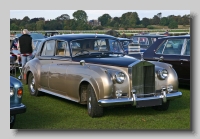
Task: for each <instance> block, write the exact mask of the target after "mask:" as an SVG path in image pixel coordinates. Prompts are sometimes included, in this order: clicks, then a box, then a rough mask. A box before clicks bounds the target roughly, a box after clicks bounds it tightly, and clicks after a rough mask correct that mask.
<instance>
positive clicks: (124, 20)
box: [121, 12, 140, 28]
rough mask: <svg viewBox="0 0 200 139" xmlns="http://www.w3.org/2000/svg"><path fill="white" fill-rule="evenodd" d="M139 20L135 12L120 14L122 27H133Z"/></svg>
mask: <svg viewBox="0 0 200 139" xmlns="http://www.w3.org/2000/svg"><path fill="white" fill-rule="evenodd" d="M139 22H140V20H139V17H138V14H137V12H127V13H124V14H123V15H122V16H121V25H122V27H124V28H129V27H134V26H135V25H138V24H139Z"/></svg>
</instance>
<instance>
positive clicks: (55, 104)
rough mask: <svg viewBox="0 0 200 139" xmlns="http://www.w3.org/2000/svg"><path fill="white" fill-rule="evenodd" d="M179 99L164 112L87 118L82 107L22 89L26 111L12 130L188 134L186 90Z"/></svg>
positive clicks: (120, 111)
mask: <svg viewBox="0 0 200 139" xmlns="http://www.w3.org/2000/svg"><path fill="white" fill-rule="evenodd" d="M180 91H181V92H182V93H183V96H182V97H181V98H178V99H176V100H174V101H171V103H170V107H169V109H168V110H167V111H155V110H154V109H152V108H150V107H149V108H135V107H132V106H120V107H112V108H105V110H104V116H103V117H100V118H91V117H89V116H88V114H87V107H86V105H81V104H77V103H75V102H72V101H69V100H65V99H62V98H58V97H55V96H51V95H48V94H45V95H44V96H40V97H34V96H31V95H30V94H29V91H28V87H27V85H24V95H23V98H22V102H23V103H24V104H25V105H26V107H27V111H26V112H25V113H23V114H19V115H17V117H16V122H15V125H14V127H13V129H37V130H38V129H41V130H50V129H54V130H56V129H57V130H191V127H192V126H191V121H190V118H191V117H190V116H191V115H190V90H189V89H188V88H180Z"/></svg>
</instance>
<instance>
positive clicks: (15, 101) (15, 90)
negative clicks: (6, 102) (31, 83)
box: [10, 76, 26, 128]
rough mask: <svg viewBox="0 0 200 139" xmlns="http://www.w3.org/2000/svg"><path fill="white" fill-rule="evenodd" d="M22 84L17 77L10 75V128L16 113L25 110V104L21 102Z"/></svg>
mask: <svg viewBox="0 0 200 139" xmlns="http://www.w3.org/2000/svg"><path fill="white" fill-rule="evenodd" d="M22 97H23V84H22V82H21V81H20V80H18V79H17V78H15V77H13V76H10V128H13V126H14V123H15V121H16V115H17V114H22V113H25V112H26V106H25V105H24V104H23V103H22Z"/></svg>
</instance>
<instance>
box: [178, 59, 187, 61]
mask: <svg viewBox="0 0 200 139" xmlns="http://www.w3.org/2000/svg"><path fill="white" fill-rule="evenodd" d="M180 61H188V60H187V59H180Z"/></svg>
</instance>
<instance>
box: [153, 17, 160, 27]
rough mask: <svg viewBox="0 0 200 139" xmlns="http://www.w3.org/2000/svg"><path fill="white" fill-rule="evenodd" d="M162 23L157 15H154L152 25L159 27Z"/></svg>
mask: <svg viewBox="0 0 200 139" xmlns="http://www.w3.org/2000/svg"><path fill="white" fill-rule="evenodd" d="M159 23H160V18H159V17H158V16H157V15H154V17H153V19H152V25H159Z"/></svg>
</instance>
